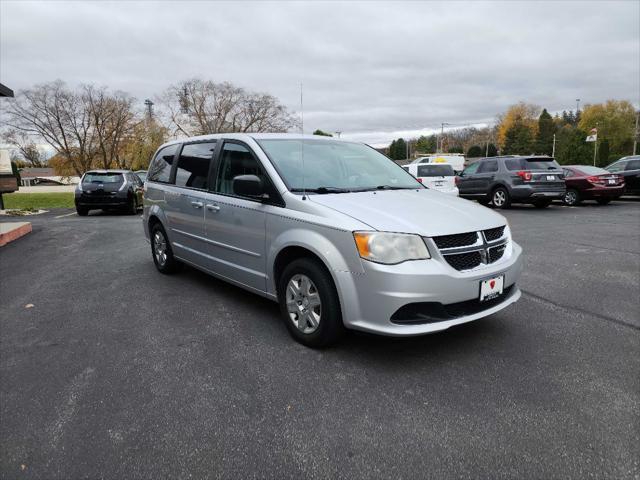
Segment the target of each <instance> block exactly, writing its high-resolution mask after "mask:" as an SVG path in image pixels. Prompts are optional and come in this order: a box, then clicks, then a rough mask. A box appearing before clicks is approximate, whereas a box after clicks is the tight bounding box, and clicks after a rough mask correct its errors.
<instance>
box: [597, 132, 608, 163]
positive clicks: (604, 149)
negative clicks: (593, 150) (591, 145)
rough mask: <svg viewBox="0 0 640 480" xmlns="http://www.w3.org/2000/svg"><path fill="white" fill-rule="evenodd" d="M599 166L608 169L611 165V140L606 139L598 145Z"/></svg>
mask: <svg viewBox="0 0 640 480" xmlns="http://www.w3.org/2000/svg"><path fill="white" fill-rule="evenodd" d="M597 162H598V166H600V167H606V166H607V165H609V140H607V139H606V138H605V139H604V140H603V141H602V142H600V145H598V160H597Z"/></svg>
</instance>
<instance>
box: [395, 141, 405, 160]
mask: <svg viewBox="0 0 640 480" xmlns="http://www.w3.org/2000/svg"><path fill="white" fill-rule="evenodd" d="M405 158H407V142H405V141H404V138H399V139H398V140H397V141H396V158H394V160H404V159H405Z"/></svg>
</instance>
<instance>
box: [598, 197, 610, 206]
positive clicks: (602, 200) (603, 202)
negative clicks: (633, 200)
mask: <svg viewBox="0 0 640 480" xmlns="http://www.w3.org/2000/svg"><path fill="white" fill-rule="evenodd" d="M596 202H598V203H599V204H600V205H608V204H610V203H611V199H610V198H598V199H597V200H596Z"/></svg>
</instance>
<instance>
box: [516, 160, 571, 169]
mask: <svg viewBox="0 0 640 480" xmlns="http://www.w3.org/2000/svg"><path fill="white" fill-rule="evenodd" d="M504 164H505V166H506V167H507V170H555V169H559V168H560V165H558V164H557V163H556V161H555V160H554V159H553V158H548V159H546V158H507V159H506V160H505V161H504Z"/></svg>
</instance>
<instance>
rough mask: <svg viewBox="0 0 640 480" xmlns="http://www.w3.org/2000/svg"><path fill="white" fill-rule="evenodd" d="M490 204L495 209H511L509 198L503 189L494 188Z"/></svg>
mask: <svg viewBox="0 0 640 480" xmlns="http://www.w3.org/2000/svg"><path fill="white" fill-rule="evenodd" d="M491 203H493V206H494V207H496V208H509V207H511V196H510V195H509V192H508V191H507V189H506V188H504V187H499V188H496V189H495V190H494V191H493V195H491Z"/></svg>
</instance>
